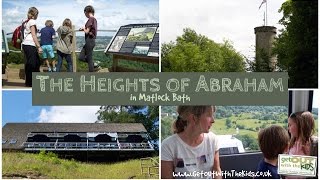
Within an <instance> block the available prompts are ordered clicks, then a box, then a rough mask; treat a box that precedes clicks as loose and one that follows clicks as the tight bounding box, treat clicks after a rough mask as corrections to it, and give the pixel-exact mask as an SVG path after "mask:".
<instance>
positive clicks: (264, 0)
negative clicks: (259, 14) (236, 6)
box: [259, 0, 267, 9]
mask: <svg viewBox="0 0 320 180" xmlns="http://www.w3.org/2000/svg"><path fill="white" fill-rule="evenodd" d="M266 2H267V0H263V1H262V3H261V4H260V6H259V9H260V8H261V6H262V4H263V3H266Z"/></svg>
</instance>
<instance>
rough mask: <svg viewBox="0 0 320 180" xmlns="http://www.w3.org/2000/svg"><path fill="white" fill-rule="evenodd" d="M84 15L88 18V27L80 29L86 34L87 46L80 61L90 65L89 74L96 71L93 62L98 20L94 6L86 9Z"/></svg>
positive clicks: (82, 51)
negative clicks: (95, 16)
mask: <svg viewBox="0 0 320 180" xmlns="http://www.w3.org/2000/svg"><path fill="white" fill-rule="evenodd" d="M84 14H85V16H86V17H87V18H88V21H87V23H86V25H85V26H84V27H83V28H80V31H84V32H85V41H86V43H85V45H84V46H83V48H82V50H81V52H80V55H79V60H80V61H85V62H87V63H88V67H89V72H93V71H94V63H93V60H92V53H93V48H94V46H95V45H96V42H95V39H96V37H97V20H96V18H94V8H93V7H92V6H86V7H85V8H84Z"/></svg>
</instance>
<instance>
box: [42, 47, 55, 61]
mask: <svg viewBox="0 0 320 180" xmlns="http://www.w3.org/2000/svg"><path fill="white" fill-rule="evenodd" d="M41 48H42V51H43V52H42V58H43V59H48V57H49V58H50V59H53V58H54V52H53V46H52V45H43V46H41Z"/></svg>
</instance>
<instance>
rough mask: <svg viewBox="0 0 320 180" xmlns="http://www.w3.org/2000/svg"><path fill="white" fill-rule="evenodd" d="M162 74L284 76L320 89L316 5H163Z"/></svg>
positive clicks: (262, 1)
mask: <svg viewBox="0 0 320 180" xmlns="http://www.w3.org/2000/svg"><path fill="white" fill-rule="evenodd" d="M160 8H161V18H160V24H161V44H162V47H161V71H162V72H288V76H289V80H288V81H289V82H288V83H289V84H288V85H289V88H308V89H310V88H318V1H317V0H309V1H302V0H301V1H294V0H254V1H252V0H242V1H233V0H224V1H222V0H220V1H211V0H199V1H197V2H196V3H195V2H194V1H183V3H182V1H179V0H171V1H162V2H161V3H160Z"/></svg>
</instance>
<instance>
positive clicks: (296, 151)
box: [286, 141, 311, 179]
mask: <svg viewBox="0 0 320 180" xmlns="http://www.w3.org/2000/svg"><path fill="white" fill-rule="evenodd" d="M310 147H311V144H310V143H307V144H306V145H302V144H301V142H300V141H296V142H295V143H294V145H293V146H292V147H291V148H290V149H289V154H290V155H305V156H310ZM303 149H305V152H306V153H304V152H303ZM305 178H306V177H305V176H286V179H305Z"/></svg>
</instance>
